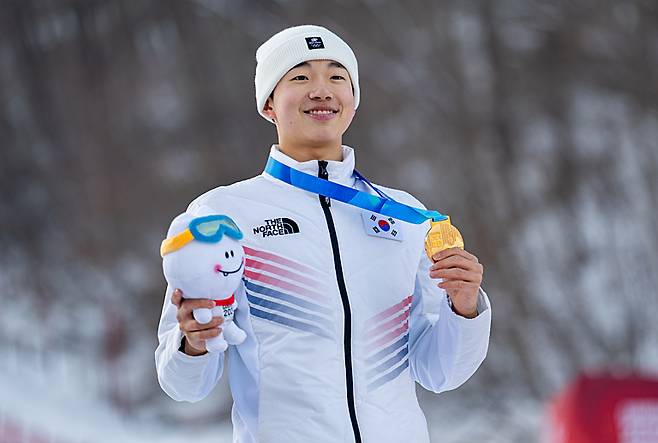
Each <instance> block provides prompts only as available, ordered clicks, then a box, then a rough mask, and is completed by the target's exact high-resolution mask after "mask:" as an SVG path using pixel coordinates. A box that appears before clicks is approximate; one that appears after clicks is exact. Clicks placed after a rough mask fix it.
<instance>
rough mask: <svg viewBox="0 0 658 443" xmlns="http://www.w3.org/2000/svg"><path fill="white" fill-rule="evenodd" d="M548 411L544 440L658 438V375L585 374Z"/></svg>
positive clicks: (643, 442) (650, 441) (628, 442)
mask: <svg viewBox="0 0 658 443" xmlns="http://www.w3.org/2000/svg"><path fill="white" fill-rule="evenodd" d="M547 412H548V413H547V417H546V421H545V425H546V426H545V429H544V434H543V439H542V440H543V442H544V443H658V379H651V378H646V377H641V376H630V377H623V378H622V377H614V376H611V375H598V376H593V375H581V376H580V377H579V378H578V379H577V380H576V381H575V382H574V383H572V384H571V385H570V386H568V387H567V388H566V389H565V390H564V391H563V392H561V393H560V394H558V395H557V396H556V397H555V398H554V399H553V400H552V401H551V403H550V404H549V406H548V411H547Z"/></svg>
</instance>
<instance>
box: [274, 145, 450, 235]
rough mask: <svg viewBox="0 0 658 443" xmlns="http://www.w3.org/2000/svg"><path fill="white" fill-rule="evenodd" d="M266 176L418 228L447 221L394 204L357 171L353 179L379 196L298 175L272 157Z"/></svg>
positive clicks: (302, 174) (305, 175)
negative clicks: (359, 181) (426, 223)
mask: <svg viewBox="0 0 658 443" xmlns="http://www.w3.org/2000/svg"><path fill="white" fill-rule="evenodd" d="M265 172H267V173H268V174H270V175H271V176H272V177H275V178H277V179H279V180H281V181H283V182H285V183H288V184H289V185H292V186H294V187H296V188H299V189H303V190H304V191H308V192H312V193H314V194H318V195H324V196H325V197H329V198H332V199H334V200H338V201H341V202H343V203H347V204H348V205H352V206H356V207H357V208H361V209H366V210H368V211H372V212H376V213H378V214H381V215H386V216H388V217H393V218H396V219H398V220H404V221H406V222H409V223H413V224H416V225H419V224H421V223H424V222H425V221H427V220H432V221H441V220H445V219H447V218H448V217H446V216H445V215H443V214H441V213H440V212H437V211H430V210H427V209H422V208H415V207H413V206H409V205H405V204H404V203H400V202H398V201H395V200H393V199H392V198H390V197H389V196H387V195H386V194H384V193H383V192H381V191H380V190H379V189H377V188H375V187H374V186H373V185H372V183H370V182H369V181H368V180H366V178H365V177H363V176H362V175H361V174H360V173H359V172H358V171H357V170H356V169H355V170H354V175H356V177H357V178H358V179H359V180H361V181H363V182H364V183H366V184H367V185H368V186H370V187H371V188H372V189H374V190H375V192H377V194H379V195H370V194H368V193H367V192H363V191H359V190H356V189H353V188H350V187H348V186H343V185H341V184H339V183H335V182H332V181H329V180H325V179H322V178H319V177H316V176H314V175H311V174H307V173H305V172H302V171H298V170H297V169H294V168H291V167H290V166H288V165H285V164H283V163H281V162H280V161H278V160H275V159H274V158H272V157H270V158H269V160H267V165H265Z"/></svg>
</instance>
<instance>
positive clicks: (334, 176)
mask: <svg viewBox="0 0 658 443" xmlns="http://www.w3.org/2000/svg"><path fill="white" fill-rule="evenodd" d="M341 147H342V149H343V160H342V161H335V160H328V161H327V172H328V173H329V180H331V181H332V182H336V183H340V184H341V185H345V186H349V187H352V186H354V181H355V179H354V177H353V174H354V149H352V148H350V147H349V146H347V145H342V146H341ZM270 157H272V158H274V159H275V160H277V161H280V162H281V163H283V164H284V165H286V166H290V167H291V168H294V169H297V170H298V171H301V172H305V173H307V174H310V175H313V176H315V177H317V176H318V171H319V167H320V166H319V163H318V161H317V160H308V161H305V162H298V161H297V160H295V159H293V158H291V157H288V156H287V155H286V154H284V153H283V152H281V151H280V150H279V146H278V145H276V144H275V145H272V148H270ZM263 175H264V176H266V177H267V178H270V179H272V180H277V181H278V179H276V178H274V177H272V176H271V175H270V174H268V173H267V172H265V171H263Z"/></svg>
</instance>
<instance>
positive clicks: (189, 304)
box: [179, 298, 215, 316]
mask: <svg viewBox="0 0 658 443" xmlns="http://www.w3.org/2000/svg"><path fill="white" fill-rule="evenodd" d="M214 307H215V302H214V301H212V300H208V299H205V298H199V299H194V298H186V299H183V301H182V302H181V306H180V308H179V310H180V311H182V312H183V313H184V315H185V316H188V314H189V315H192V314H191V313H192V311H193V310H195V309H201V308H205V309H212V308H214Z"/></svg>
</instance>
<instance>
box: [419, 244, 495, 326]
mask: <svg viewBox="0 0 658 443" xmlns="http://www.w3.org/2000/svg"><path fill="white" fill-rule="evenodd" d="M432 258H433V259H434V264H433V265H432V266H431V267H430V278H442V279H443V281H442V282H441V283H439V284H438V285H437V286H438V287H439V288H442V289H445V290H446V292H447V293H448V296H449V297H450V300H452V306H453V308H454V310H455V311H456V312H457V314H459V315H461V316H463V317H467V318H474V317H476V316H477V301H478V290H479V288H480V283H482V274H483V273H484V267H483V266H482V265H481V264H480V263H479V261H478V258H477V257H476V256H474V255H473V254H471V253H469V252H467V251H465V250H463V249H460V248H449V249H444V250H443V251H441V252H437V253H436V254H434V256H432Z"/></svg>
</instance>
